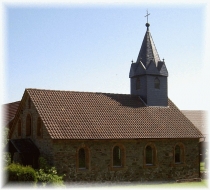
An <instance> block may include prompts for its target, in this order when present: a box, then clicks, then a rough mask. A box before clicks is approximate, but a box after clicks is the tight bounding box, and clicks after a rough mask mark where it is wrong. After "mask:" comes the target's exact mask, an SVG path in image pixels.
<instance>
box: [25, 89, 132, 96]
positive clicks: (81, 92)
mask: <svg viewBox="0 0 210 190" xmlns="http://www.w3.org/2000/svg"><path fill="white" fill-rule="evenodd" d="M25 90H26V91H30V90H36V91H51V92H72V93H89V94H115V95H128V96H134V95H131V94H122V93H111V92H89V91H74V90H51V89H37V88H26V89H25Z"/></svg>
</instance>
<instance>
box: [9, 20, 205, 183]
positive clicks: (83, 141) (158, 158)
mask: <svg viewBox="0 0 210 190" xmlns="http://www.w3.org/2000/svg"><path fill="white" fill-rule="evenodd" d="M149 27H150V25H149V23H148V22H147V23H146V33H145V36H144V38H143V42H142V45H141V48H140V51H139V55H138V56H137V60H136V62H132V64H131V67H130V73H129V78H130V94H113V93H100V92H97V93H95V92H76V91H60V90H44V89H26V90H25V92H24V94H23V97H22V99H21V101H20V103H19V106H18V108H17V111H16V114H15V117H14V119H13V122H12V126H11V131H10V141H9V151H10V153H11V156H12V160H13V161H16V162H20V163H22V164H25V165H32V166H33V167H35V168H37V167H38V158H39V156H42V157H44V158H46V159H47V161H48V162H49V164H51V165H53V166H55V167H56V169H57V171H58V173H59V174H65V175H66V176H65V178H64V180H65V181H167V180H178V179H193V178H199V177H200V176H199V175H200V160H199V140H200V139H201V138H203V135H202V134H201V132H200V131H199V130H198V129H197V128H196V127H195V126H194V125H193V123H192V122H191V121H190V120H189V119H188V118H187V117H186V116H185V115H184V114H183V113H182V112H181V111H180V110H179V109H178V108H177V107H176V105H175V104H174V103H173V102H172V101H171V100H170V99H169V98H168V70H167V68H166V63H165V62H164V60H160V58H159V55H158V52H157V49H156V47H155V44H154V41H153V39H152V36H151V33H150V30H149ZM128 88H129V87H128Z"/></svg>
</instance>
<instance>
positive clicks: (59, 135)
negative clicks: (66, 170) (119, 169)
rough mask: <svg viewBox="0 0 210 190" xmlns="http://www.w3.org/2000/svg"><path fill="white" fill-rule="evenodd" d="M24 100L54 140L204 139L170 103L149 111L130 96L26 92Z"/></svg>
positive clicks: (136, 98)
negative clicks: (25, 99) (27, 100)
mask: <svg viewBox="0 0 210 190" xmlns="http://www.w3.org/2000/svg"><path fill="white" fill-rule="evenodd" d="M24 96H29V97H30V99H31V101H32V103H33V104H34V106H35V108H36V110H37V112H38V114H39V115H40V117H41V120H42V121H43V123H44V125H45V127H46V129H47V131H48V132H49V134H50V136H51V138H52V139H136V138H201V137H203V136H202V134H201V133H200V131H199V130H198V129H197V128H196V127H195V126H194V125H193V124H192V123H191V122H190V121H189V120H188V119H187V118H186V117H185V116H184V115H183V114H182V112H181V111H180V110H179V109H178V108H177V107H176V106H175V105H174V104H173V102H172V101H170V100H168V105H169V106H168V107H152V106H151V107H146V106H145V105H144V103H143V102H142V101H141V99H140V98H139V97H138V96H134V95H128V94H109V93H92V92H73V91H57V90H39V89H26V90H25V93H24ZM24 96H23V99H24ZM23 99H22V100H23Z"/></svg>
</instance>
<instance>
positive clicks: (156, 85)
mask: <svg viewBox="0 0 210 190" xmlns="http://www.w3.org/2000/svg"><path fill="white" fill-rule="evenodd" d="M154 87H155V88H156V89H160V80H159V79H158V78H157V77H156V78H155V82H154Z"/></svg>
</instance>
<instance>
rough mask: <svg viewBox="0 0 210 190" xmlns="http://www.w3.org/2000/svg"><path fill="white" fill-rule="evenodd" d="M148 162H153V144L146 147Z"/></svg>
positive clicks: (150, 163)
mask: <svg viewBox="0 0 210 190" xmlns="http://www.w3.org/2000/svg"><path fill="white" fill-rule="evenodd" d="M146 164H149V165H152V164H153V150H152V147H151V146H147V147H146Z"/></svg>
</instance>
